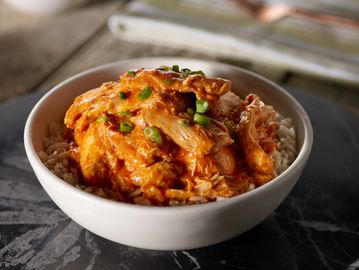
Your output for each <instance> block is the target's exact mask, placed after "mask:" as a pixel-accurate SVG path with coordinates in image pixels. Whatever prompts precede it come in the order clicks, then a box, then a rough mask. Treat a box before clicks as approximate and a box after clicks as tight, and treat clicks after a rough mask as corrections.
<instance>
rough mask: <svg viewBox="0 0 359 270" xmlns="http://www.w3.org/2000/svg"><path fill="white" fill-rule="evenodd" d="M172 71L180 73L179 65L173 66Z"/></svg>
mask: <svg viewBox="0 0 359 270" xmlns="http://www.w3.org/2000/svg"><path fill="white" fill-rule="evenodd" d="M172 70H173V71H174V72H179V71H180V70H179V66H178V65H173V66H172Z"/></svg>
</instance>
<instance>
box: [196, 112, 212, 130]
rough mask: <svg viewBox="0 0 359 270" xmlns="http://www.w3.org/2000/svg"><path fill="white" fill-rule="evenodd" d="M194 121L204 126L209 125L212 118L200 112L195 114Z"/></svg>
mask: <svg viewBox="0 0 359 270" xmlns="http://www.w3.org/2000/svg"><path fill="white" fill-rule="evenodd" d="M193 121H194V122H196V123H198V124H200V125H201V126H204V127H209V125H210V124H211V118H209V117H208V116H206V115H204V114H200V113H195V114H194V116H193Z"/></svg>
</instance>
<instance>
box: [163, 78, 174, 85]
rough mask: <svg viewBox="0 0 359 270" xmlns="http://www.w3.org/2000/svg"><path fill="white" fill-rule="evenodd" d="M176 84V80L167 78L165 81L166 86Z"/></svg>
mask: <svg viewBox="0 0 359 270" xmlns="http://www.w3.org/2000/svg"><path fill="white" fill-rule="evenodd" d="M173 82H174V80H173V79H172V78H167V79H166V80H164V83H165V85H171V84H172V83H173Z"/></svg>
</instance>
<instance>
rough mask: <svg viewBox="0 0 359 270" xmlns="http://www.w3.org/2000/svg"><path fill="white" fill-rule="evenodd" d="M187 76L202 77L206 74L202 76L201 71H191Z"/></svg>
mask: <svg viewBox="0 0 359 270" xmlns="http://www.w3.org/2000/svg"><path fill="white" fill-rule="evenodd" d="M189 74H190V75H202V76H206V74H204V72H203V71H202V70H197V71H191V72H190V73H189Z"/></svg>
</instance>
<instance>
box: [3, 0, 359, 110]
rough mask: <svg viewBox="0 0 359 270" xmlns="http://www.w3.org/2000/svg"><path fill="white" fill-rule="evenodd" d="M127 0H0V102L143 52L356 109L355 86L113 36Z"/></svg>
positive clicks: (358, 105) (358, 101)
mask: <svg viewBox="0 0 359 270" xmlns="http://www.w3.org/2000/svg"><path fill="white" fill-rule="evenodd" d="M127 3H128V1H123V0H122V1H118V0H117V1H91V2H90V4H88V5H87V6H85V7H82V8H77V9H73V10H69V11H66V12H63V13H61V14H56V15H49V16H38V17H36V16H30V15H25V14H22V13H19V12H17V11H14V10H13V9H11V8H10V7H8V6H6V5H5V4H4V3H3V2H0V70H1V72H0V102H5V101H6V100H9V99H12V98H14V97H16V96H19V95H23V94H25V93H28V92H34V91H48V90H49V89H50V88H51V87H52V86H54V85H55V84H57V83H59V82H61V81H62V80H64V79H66V78H68V77H70V76H72V75H74V74H76V73H78V72H81V71H83V70H86V69H88V68H91V67H94V66H98V65H101V64H104V63H108V62H113V61H117V60H121V59H128V58H135V57H144V56H181V57H182V56H183V57H195V58H201V59H211V60H217V61H221V62H226V63H230V64H234V65H237V66H240V67H244V68H247V69H249V70H252V71H255V72H257V73H259V74H261V75H263V76H265V77H267V78H269V79H271V80H273V81H274V82H277V83H279V84H281V85H282V86H283V87H284V88H287V89H291V88H293V89H298V90H300V91H308V92H311V93H314V94H315V95H319V96H323V97H325V98H326V99H330V100H334V101H335V102H337V103H339V104H341V105H343V106H345V107H347V108H349V109H350V110H352V111H355V112H357V113H359V91H358V90H359V89H358V88H359V87H358V85H348V84H343V83H340V82H339V81H338V82H336V81H335V78H334V79H333V80H331V81H327V80H323V79H318V78H314V77H309V76H304V75H301V74H296V73H293V72H290V71H288V70H281V69H279V68H274V67H271V66H264V65H262V64H252V63H249V62H241V61H233V60H231V59H223V58H217V57H215V56H209V55H204V54H202V53H200V52H192V51H186V50H178V49H172V48H166V47H165V46H163V47H159V46H153V45H146V44H137V43H132V42H126V41H122V40H118V39H116V38H114V37H113V35H112V34H111V33H110V31H109V30H108V28H107V25H106V23H107V19H108V17H109V16H110V15H111V14H114V13H116V12H119V11H121V9H123V8H124V6H125V5H126V4H127Z"/></svg>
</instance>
